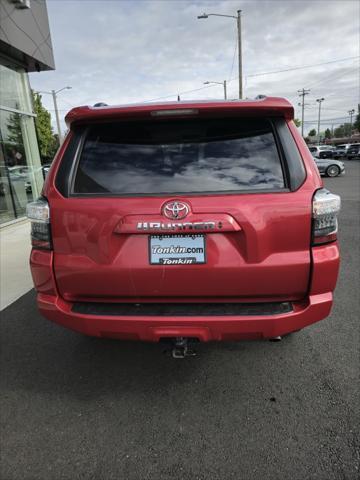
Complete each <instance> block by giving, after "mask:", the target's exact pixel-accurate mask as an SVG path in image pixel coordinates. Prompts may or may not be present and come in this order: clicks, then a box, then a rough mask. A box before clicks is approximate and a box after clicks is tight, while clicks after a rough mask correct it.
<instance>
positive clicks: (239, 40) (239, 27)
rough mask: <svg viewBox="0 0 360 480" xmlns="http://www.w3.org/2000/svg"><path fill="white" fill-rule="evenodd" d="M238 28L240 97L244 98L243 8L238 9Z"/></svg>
mask: <svg viewBox="0 0 360 480" xmlns="http://www.w3.org/2000/svg"><path fill="white" fill-rule="evenodd" d="M237 29H238V50H239V51H238V54H239V98H240V100H241V99H242V98H243V83H242V41H241V10H238V11H237Z"/></svg>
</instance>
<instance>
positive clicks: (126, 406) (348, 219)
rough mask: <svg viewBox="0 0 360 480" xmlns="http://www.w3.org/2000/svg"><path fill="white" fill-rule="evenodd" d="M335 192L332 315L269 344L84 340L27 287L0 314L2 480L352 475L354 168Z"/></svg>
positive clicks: (322, 478)
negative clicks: (188, 353)
mask: <svg viewBox="0 0 360 480" xmlns="http://www.w3.org/2000/svg"><path fill="white" fill-rule="evenodd" d="M345 163H346V174H345V175H344V176H342V177H338V178H332V179H325V180H324V182H325V186H326V187H327V188H329V189H330V190H331V191H333V192H334V193H338V194H340V195H341V196H342V202H343V207H342V212H341V216H340V232H339V237H340V245H341V255H342V264H341V272H340V278H339V282H338V286H337V290H336V292H335V304H334V308H333V311H332V314H331V316H330V317H329V318H328V319H326V320H324V321H322V322H319V323H318V324H315V325H313V326H311V327H309V328H307V329H305V330H303V331H301V332H299V333H297V334H295V335H293V336H291V337H289V338H287V339H284V340H283V341H282V342H278V343H272V342H268V341H262V342H260V341H257V342H241V343H224V344H217V343H211V344H202V345H200V346H199V348H198V353H199V355H198V356H197V357H195V358H187V359H185V360H174V359H172V358H169V357H168V356H166V355H164V354H163V353H162V351H163V349H164V347H163V346H161V345H158V344H143V343H130V342H129V343H125V342H119V341H112V340H105V339H92V338H86V337H83V336H81V335H78V334H76V333H73V332H70V331H67V330H63V329H62V328H60V327H58V326H56V325H54V324H51V323H49V322H47V321H46V320H44V319H42V318H41V317H40V315H39V314H38V312H37V309H36V305H35V295H34V292H33V291H31V292H29V293H28V294H26V295H25V296H23V297H22V298H21V299H19V300H18V301H17V302H15V303H14V304H13V305H11V306H10V307H8V308H7V309H5V310H4V311H3V312H1V322H0V329H1V357H0V360H1V365H0V366H1V400H0V402H1V403H0V415H1V437H0V439H1V470H0V472H1V473H0V477H1V479H3V480H15V479H16V480H43V479H44V480H45V479H46V480H57V479H69V480H70V479H71V480H74V479H97V480H101V479H104V480H105V479H106V480H110V479H116V480H119V479H124V480H125V479H126V480H132V479H134V480H135V479H136V480H139V479H141V480H142V479H156V480H160V479H166V480H168V479H174V480H177V479H182V480H187V479H191V480H196V479H204V480H205V479H211V480H215V479H222V480H224V479H241V480H242V479H244V480H252V479H262V480H265V479H266V480H267V479H274V480H275V479H276V480H279V479H282V480H286V479H291V480H298V479H299V480H308V479H318V480H332V479H341V480H353V479H354V480H355V479H357V478H359V470H358V468H359V457H358V455H359V428H358V427H359V405H360V399H359V395H358V354H359V315H360V311H359V310H360V309H359V289H358V287H359V280H360V279H359V209H360V162H359V161H347V162H345Z"/></svg>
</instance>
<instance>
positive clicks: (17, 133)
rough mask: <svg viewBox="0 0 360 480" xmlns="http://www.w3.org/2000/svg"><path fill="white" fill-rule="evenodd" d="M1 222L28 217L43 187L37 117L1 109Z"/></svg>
mask: <svg viewBox="0 0 360 480" xmlns="http://www.w3.org/2000/svg"><path fill="white" fill-rule="evenodd" d="M0 143H1V156H0V172H1V184H0V223H3V222H7V221H9V220H11V219H13V218H17V217H21V216H24V214H25V210H26V204H27V203H28V202H30V201H32V200H33V199H34V198H36V197H37V196H38V195H39V193H40V191H41V187H42V183H43V171H42V167H41V163H40V157H39V151H38V145H37V139H36V133H35V125H34V119H33V117H30V116H28V115H24V114H20V113H15V112H9V111H6V110H0Z"/></svg>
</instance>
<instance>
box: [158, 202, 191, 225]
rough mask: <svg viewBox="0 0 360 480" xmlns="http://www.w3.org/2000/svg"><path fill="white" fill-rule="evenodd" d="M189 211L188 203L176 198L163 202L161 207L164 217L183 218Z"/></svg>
mask: <svg viewBox="0 0 360 480" xmlns="http://www.w3.org/2000/svg"><path fill="white" fill-rule="evenodd" d="M189 212H190V207H189V205H187V204H186V203H184V202H178V201H177V200H175V201H172V202H168V203H165V205H164V208H163V214H164V215H165V217H167V218H173V219H175V220H180V219H182V218H185V217H186V215H187V214H188V213H189Z"/></svg>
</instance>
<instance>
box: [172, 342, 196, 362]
mask: <svg viewBox="0 0 360 480" xmlns="http://www.w3.org/2000/svg"><path fill="white" fill-rule="evenodd" d="M171 354H172V357H173V358H185V357H194V356H195V355H196V352H195V350H192V349H191V348H190V346H189V340H188V339H187V338H184V337H176V339H175V342H174V344H173V347H172V351H171Z"/></svg>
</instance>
